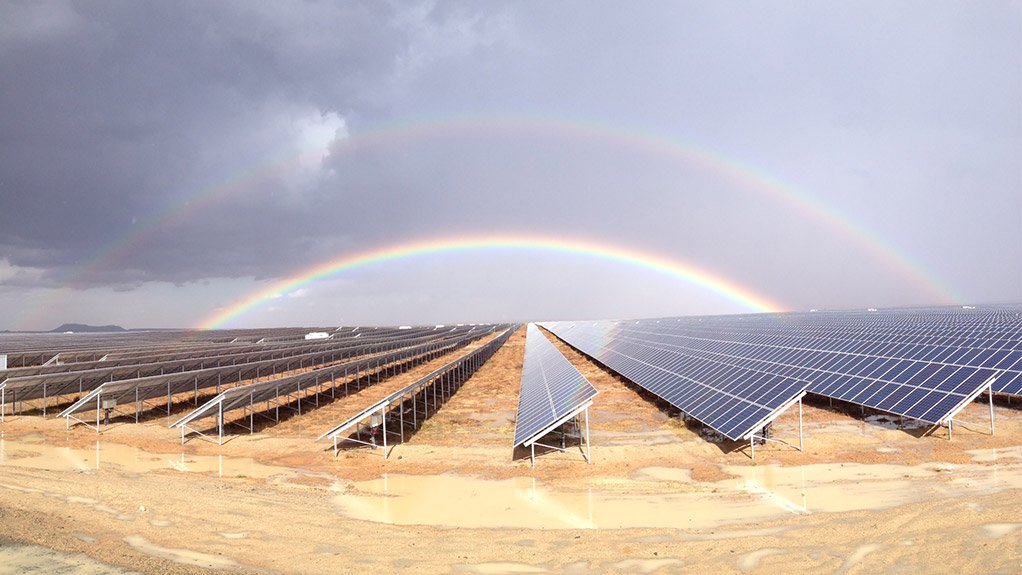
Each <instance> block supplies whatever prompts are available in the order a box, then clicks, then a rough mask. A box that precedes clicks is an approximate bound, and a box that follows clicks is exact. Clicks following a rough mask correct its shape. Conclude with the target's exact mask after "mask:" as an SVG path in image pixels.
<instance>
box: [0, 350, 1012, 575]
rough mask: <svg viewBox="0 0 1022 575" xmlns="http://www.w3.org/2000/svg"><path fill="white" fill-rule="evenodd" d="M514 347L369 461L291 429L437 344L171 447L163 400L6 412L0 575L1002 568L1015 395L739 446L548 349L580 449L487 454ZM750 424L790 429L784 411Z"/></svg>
mask: <svg viewBox="0 0 1022 575" xmlns="http://www.w3.org/2000/svg"><path fill="white" fill-rule="evenodd" d="M523 346H524V332H523V331H522V332H520V333H518V334H516V335H515V336H514V337H513V338H512V339H511V340H510V341H509V342H508V344H507V345H506V346H505V347H504V348H503V349H502V350H501V351H500V352H498V354H497V355H496V356H494V357H493V358H492V359H491V360H490V362H488V363H487V364H486V365H485V366H484V367H483V368H482V369H481V370H480V371H479V372H478V373H477V374H476V376H474V377H473V378H472V379H471V380H469V381H468V382H467V383H466V384H465V386H464V387H463V388H462V389H461V390H459V391H458V392H457V393H456V394H455V395H454V396H453V397H452V398H451V399H450V400H448V402H447V403H446V404H445V405H444V406H443V407H442V408H441V409H440V411H439V412H438V413H437V414H436V415H435V416H433V417H431V418H430V419H429V420H428V421H427V422H426V423H425V424H424V425H423V426H422V427H421V428H420V429H419V430H417V431H416V432H415V433H414V434H411V435H409V436H407V437H406V441H405V442H404V443H400V442H398V443H397V444H396V445H393V447H392V450H391V452H390V458H389V459H386V460H385V459H384V458H383V457H382V455H381V452H380V450H375V451H373V450H369V449H367V448H358V449H348V450H342V451H341V453H340V454H339V455H338V456H336V457H335V456H334V455H333V452H332V449H331V448H330V445H329V444H327V443H326V442H325V441H324V442H318V443H317V442H316V441H314V440H315V438H316V437H317V436H318V435H319V434H320V433H322V432H323V431H324V430H325V429H326V428H328V427H330V425H331V424H332V423H336V422H337V421H339V420H341V419H344V417H345V414H348V413H351V412H352V410H353V409H357V408H358V407H359V406H360V405H364V404H367V403H369V402H370V401H371V398H372V397H375V396H377V395H381V394H383V393H384V392H385V390H388V389H396V388H398V387H400V386H401V385H402V384H406V383H409V382H410V381H412V380H413V379H414V377H415V376H416V374H418V372H420V371H422V372H425V371H428V370H429V369H431V368H432V366H436V365H439V364H441V363H445V362H447V361H450V359H451V357H447V358H442V359H440V360H437V361H436V362H434V363H433V364H430V365H423V366H420V367H419V368H417V369H416V370H415V372H413V373H408V374H403V375H401V376H398V377H395V378H393V379H391V380H385V381H383V382H381V383H379V384H377V385H378V386H379V387H377V386H372V387H369V388H366V389H364V390H362V391H360V392H359V393H358V394H353V395H352V396H350V397H348V398H337V399H336V400H334V401H332V402H330V401H327V400H326V399H324V400H323V401H322V404H321V406H320V407H319V409H316V410H312V411H308V412H304V411H303V414H302V415H300V416H298V415H291V416H290V417H288V418H287V419H286V420H284V421H282V422H281V423H279V424H272V423H270V424H267V425H265V426H264V427H262V428H261V429H259V430H258V432H257V433H255V434H251V435H250V434H249V433H248V431H247V430H242V429H241V428H240V427H228V428H227V431H228V432H229V433H232V434H239V435H231V436H230V437H229V439H230V440H229V441H228V442H227V443H226V444H225V445H223V446H217V445H216V444H212V443H210V442H207V441H203V440H199V439H191V440H189V441H188V442H187V443H186V444H185V445H184V446H181V444H180V435H179V434H178V432H177V431H176V430H171V429H167V427H166V426H167V425H168V423H169V422H171V421H173V420H174V419H176V418H177V417H178V416H179V414H177V413H175V414H174V416H173V417H169V418H168V417H152V418H149V419H147V420H145V421H144V422H143V423H141V424H138V425H136V424H127V423H124V424H115V425H112V426H110V427H109V428H106V429H104V432H103V434H102V435H97V434H96V433H95V431H93V430H89V429H87V428H84V427H77V428H73V429H72V430H71V431H70V432H65V430H64V421H63V420H53V419H42V418H39V417H28V416H25V417H12V418H10V419H9V420H8V421H7V422H6V423H5V424H3V426H2V427H0V429H2V432H3V438H2V440H0V526H2V531H0V573H4V572H5V571H3V569H5V568H8V569H9V570H8V571H6V572H19V573H21V572H26V571H28V572H30V570H29V567H27V566H30V565H33V564H36V565H38V564H40V562H41V564H45V565H46V569H45V571H46V572H57V573H65V572H66V573H121V572H125V570H130V571H136V572H142V573H198V572H208V571H209V570H211V569H214V570H219V571H221V572H257V573H293V572H302V573H355V572H415V573H478V574H484V573H547V572H550V573H580V574H581V573H605V572H610V573H675V572H692V571H702V570H707V571H709V570H712V571H713V572H777V571H778V570H780V571H783V572H835V573H875V572H893V573H898V572H906V573H907V572H917V571H919V570H924V569H925V570H928V571H931V572H950V571H955V572H961V573H998V572H1000V573H1017V572H1019V571H1022V512H1020V511H1019V510H1018V503H1017V502H1018V499H1019V495H1020V494H1022V439H1020V437H1022V436H1020V432H1022V410H1020V409H1017V408H1016V407H1013V406H1005V405H1000V404H999V405H997V406H996V407H995V413H996V417H997V434H996V435H994V436H991V435H989V430H988V429H985V428H984V427H983V426H984V421H985V417H986V414H987V411H986V410H987V406H986V405H985V404H975V405H972V406H970V407H969V408H968V409H967V410H966V412H965V413H964V414H963V416H962V417H963V419H966V420H969V421H973V422H976V423H975V424H974V425H971V426H970V429H964V428H956V430H955V436H954V440H953V441H948V440H947V439H946V432H945V431H937V432H936V433H934V434H932V435H924V436H920V435H923V433H924V432H925V431H926V430H924V429H922V428H915V427H910V426H909V427H899V426H898V421H897V419H896V418H890V417H886V416H882V415H876V414H873V415H871V414H865V415H863V414H861V413H855V414H854V415H850V414H846V413H843V412H841V411H840V410H838V409H831V408H830V407H828V406H827V405H826V403H823V404H820V405H811V406H807V407H806V409H805V414H804V422H805V426H804V435H805V448H806V451H805V452H799V451H797V450H795V449H793V448H791V447H789V446H785V445H779V444H768V445H766V446H763V447H762V448H760V447H757V449H756V459H755V461H753V460H751V459H750V457H749V453H748V449H747V447H745V446H739V445H729V444H723V443H718V442H714V441H712V440H708V439H712V434H707V433H706V432H705V431H703V430H700V429H699V428H698V427H695V426H688V425H686V424H684V423H682V422H680V421H679V420H678V419H676V418H674V417H671V410H670V409H669V408H667V407H664V406H659V405H657V404H656V403H655V402H652V401H649V400H648V398H644V397H641V396H640V394H639V393H637V391H636V390H635V389H633V388H631V387H630V386H628V385H626V384H625V383H623V382H621V381H619V380H618V379H617V378H615V377H614V376H612V375H610V374H608V373H606V372H604V371H603V370H602V369H600V368H599V367H598V366H596V365H595V364H593V363H592V362H589V361H588V360H586V359H584V358H582V357H580V356H578V355H577V354H575V353H574V352H572V351H570V350H568V349H566V348H563V346H562V349H564V350H565V352H566V355H567V356H568V357H569V359H571V360H572V361H573V362H574V363H575V364H576V365H577V366H578V367H579V368H580V369H581V370H582V371H583V373H584V374H585V375H586V376H587V377H588V378H589V379H590V381H591V382H592V383H593V384H594V385H595V386H596V387H597V388H598V389H599V390H600V395H599V396H598V397H597V398H596V403H595V406H594V408H593V409H592V411H591V414H590V415H591V426H592V430H591V435H592V442H593V445H592V456H593V464H592V465H586V464H585V462H584V460H583V458H582V457H581V455H580V453H579V452H578V451H577V450H574V451H569V452H567V453H557V452H553V453H548V454H543V455H541V456H540V457H538V458H537V464H536V468H535V469H532V468H531V466H530V464H529V461H528V458H527V457H523V454H513V453H512V452H511V449H510V445H511V438H512V435H513V430H514V414H515V409H516V406H517V390H518V383H519V377H520V368H521V363H522V353H523ZM374 388H375V389H374ZM774 432H775V435H776V436H777V437H779V438H782V439H786V440H788V441H791V442H793V443H796V444H797V436H798V431H797V415H796V414H794V413H788V414H785V415H784V416H783V417H782V418H781V419H780V420H779V421H778V422H777V423H776V424H775V425H774ZM513 456H514V458H513ZM76 554H81V555H76ZM19 561H20V562H19ZM33 562H35V563H33ZM11 565H15V566H21V568H17V569H15V570H14V571H10V568H9V567H8V566H11Z"/></svg>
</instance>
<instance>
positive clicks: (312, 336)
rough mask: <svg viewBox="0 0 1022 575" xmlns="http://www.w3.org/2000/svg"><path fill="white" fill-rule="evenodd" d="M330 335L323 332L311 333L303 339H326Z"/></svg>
mask: <svg viewBox="0 0 1022 575" xmlns="http://www.w3.org/2000/svg"><path fill="white" fill-rule="evenodd" d="M328 337H330V334H329V333H327V332H325V331H313V332H310V333H307V334H305V339H326V338H328Z"/></svg>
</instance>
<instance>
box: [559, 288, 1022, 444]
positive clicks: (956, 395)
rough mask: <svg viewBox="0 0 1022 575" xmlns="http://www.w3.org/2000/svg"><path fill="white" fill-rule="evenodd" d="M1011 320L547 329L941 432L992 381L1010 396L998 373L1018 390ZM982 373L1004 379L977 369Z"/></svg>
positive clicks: (925, 316) (749, 319)
mask: <svg viewBox="0 0 1022 575" xmlns="http://www.w3.org/2000/svg"><path fill="white" fill-rule="evenodd" d="M1019 311H1020V310H1019V309H1018V308H1017V307H1016V308H1011V307H1007V308H1004V307H1002V308H997V309H996V310H989V311H986V312H978V311H977V312H970V313H962V312H961V311H960V310H950V309H946V308H945V309H943V310H940V309H936V310H934V309H929V310H892V311H887V312H880V313H877V312H861V313H857V312H828V313H809V314H758V315H746V316H713V317H688V318H665V319H659V320H641V321H630V322H600V323H597V324H592V323H589V324H578V325H575V326H573V327H571V326H568V325H564V324H562V325H561V326H560V327H559V328H555V329H560V330H566V334H570V333H571V331H574V330H577V329H579V328H581V329H582V330H583V331H585V330H588V331H593V330H597V329H601V330H603V332H604V335H603V336H602V337H604V338H605V341H607V342H609V341H613V342H614V343H613V347H621V346H623V345H633V346H634V345H650V346H653V347H655V348H656V349H658V351H659V353H660V354H661V355H660V360H661V361H664V360H665V359H666V358H667V357H672V356H677V355H681V356H685V357H689V358H699V359H703V360H712V361H716V362H721V363H725V364H728V365H730V366H734V367H741V368H747V369H752V370H756V371H759V372H762V373H770V374H775V375H782V376H786V377H792V378H796V379H799V380H802V381H805V382H808V383H809V388H808V390H809V391H810V392H812V393H816V394H819V395H823V396H826V397H832V398H834V399H840V400H844V401H849V402H852V403H855V404H859V405H864V406H867V407H871V408H875V409H878V410H881V411H887V412H890V413H895V414H900V415H905V416H907V417H912V418H915V419H920V420H922V421H926V422H929V423H934V424H938V423H946V422H947V420H948V419H950V418H951V417H953V416H954V415H955V414H956V413H957V412H958V411H960V409H961V408H963V407H964V405H966V404H967V403H968V402H969V401H971V400H972V399H974V398H975V397H976V396H977V395H978V394H979V393H981V392H982V391H984V390H985V389H986V386H987V385H988V384H989V383H990V382H991V380H993V381H994V383H995V385H994V387H993V390H994V391H995V392H1002V393H1004V392H1006V391H1004V390H1008V391H1011V390H1012V389H1013V388H1011V387H1010V386H1007V385H1005V383H1004V382H1002V381H999V380H998V379H993V378H994V377H995V376H996V375H998V374H1000V375H1001V376H1002V377H1005V376H1007V377H1005V379H1008V380H1009V381H1017V378H1015V377H1013V375H1014V374H1013V372H1012V371H1011V369H1005V368H1006V367H1007V368H1015V369H1017V366H1018V364H1017V360H1018V358H1017V357H1016V354H1017V353H1018V351H1019V345H1018V342H1019V331H1020V328H1022V325H1020V324H1022V321H1020V319H1019ZM587 326H588V327H587ZM569 327H570V328H571V329H568V328H569ZM555 332H556V331H555ZM556 333H558V335H560V332H556ZM569 337H570V336H569ZM575 337H578V336H577V335H576V336H575ZM566 339H567V338H566ZM953 344H958V346H956V345H953ZM573 345H574V343H573ZM962 345H971V346H972V347H968V348H964V347H961V346H962ZM580 349H581V348H580ZM587 353H588V352H587ZM663 354H668V356H664V355H663ZM597 359H600V358H599V357H598V358H597ZM952 362H958V363H952ZM970 363H973V365H970ZM608 365H609V364H608ZM988 365H989V366H996V367H998V368H1000V369H1001V370H1003V371H998V370H996V369H992V368H990V367H984V366H988ZM611 367H613V366H611ZM685 369H688V367H686V368H685ZM623 375H625V374H623ZM687 375H689V374H687ZM626 376H627V375H626ZM636 383H639V384H640V385H642V383H641V382H636ZM740 393H741V392H740ZM658 395H660V394H659V393H658ZM672 403H673V402H672ZM679 407H681V406H679ZM682 409H684V408H682ZM690 414H691V415H693V416H694V417H697V418H699V419H701V418H700V417H699V416H698V415H697V414H695V413H690ZM704 423H705V421H704Z"/></svg>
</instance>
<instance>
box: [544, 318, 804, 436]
mask: <svg viewBox="0 0 1022 575" xmlns="http://www.w3.org/2000/svg"><path fill="white" fill-rule="evenodd" d="M543 325H544V327H546V328H547V329H549V330H550V331H552V332H553V333H554V334H555V335H557V337H559V338H561V339H563V340H564V341H566V342H568V343H569V344H570V345H571V346H573V347H575V348H576V349H579V350H580V351H582V352H583V353H585V354H586V355H589V356H590V357H592V358H593V359H595V360H597V361H599V362H600V363H602V364H604V365H605V366H607V367H608V368H610V369H612V370H614V371H615V372H617V373H619V374H621V375H622V376H624V377H626V378H628V379H629V380H631V381H632V382H633V383H635V384H636V385H638V386H640V387H642V388H643V389H646V390H647V391H649V392H650V393H653V394H654V395H656V396H658V397H660V398H661V399H663V400H665V401H667V402H668V403H670V404H671V405H673V406H675V407H677V408H678V409H680V410H681V411H682V412H684V413H685V414H686V415H688V416H690V417H693V418H695V419H697V420H699V421H701V422H702V423H703V424H705V425H707V426H709V427H711V428H713V429H715V430H716V431H718V432H720V433H721V434H722V435H724V436H725V437H727V438H728V439H732V440H740V439H749V438H750V437H751V436H752V435H753V434H754V433H756V432H757V431H758V430H759V429H761V428H762V427H763V426H764V425H766V424H767V423H768V422H770V421H772V420H773V419H774V418H776V417H777V415H779V414H780V413H782V412H783V411H784V410H785V409H787V408H788V407H790V406H791V405H793V404H794V403H795V402H797V401H798V400H799V399H800V398H801V397H802V396H803V395H805V388H806V386H807V384H806V382H804V381H800V380H798V379H796V378H792V377H788V376H785V375H780V374H774V373H769V372H764V371H759V370H756V369H752V368H749V367H743V366H737V365H733V364H730V363H728V362H724V361H718V360H715V359H712V358H703V357H698V356H695V355H693V354H688V353H684V352H682V351H679V350H677V349H672V347H671V346H665V345H663V344H662V342H661V341H659V340H658V338H656V337H651V338H648V339H645V340H644V339H642V338H635V337H626V336H625V335H624V334H623V333H622V327H621V326H622V324H619V323H615V322H585V323H565V322H558V323H551V324H543Z"/></svg>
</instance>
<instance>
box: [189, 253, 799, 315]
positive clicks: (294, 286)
mask: <svg viewBox="0 0 1022 575" xmlns="http://www.w3.org/2000/svg"><path fill="white" fill-rule="evenodd" d="M492 250H514V251H522V250H538V251H545V252H559V253H565V254H573V255H581V256H589V257H594V258H600V259H604V260H609V261H614V262H622V263H626V264H630V265H633V266H637V267H640V268H645V269H649V270H653V271H656V272H660V273H663V274H666V275H668V276H671V277H675V278H678V279H681V280H684V281H687V282H690V283H692V284H694V285H697V286H699V287H701V288H704V289H706V290H709V291H711V292H713V293H716V294H718V295H720V296H721V297H723V298H725V299H728V300H730V301H732V302H735V303H738V304H740V305H742V306H743V307H745V308H748V309H749V310H750V311H755V312H777V311H783V310H784V306H782V305H781V304H779V303H777V302H775V301H773V300H771V299H769V298H767V297H765V296H763V295H760V294H757V293H755V292H753V291H752V290H749V289H748V288H745V287H742V286H740V285H738V284H737V283H735V282H733V281H731V280H728V279H726V278H724V277H722V276H720V275H717V274H714V273H712V272H709V271H707V270H705V269H701V268H699V267H696V266H694V265H691V264H688V263H685V262H681V261H678V260H675V259H668V258H665V257H662V256H658V255H656V254H651V253H647V252H641V251H637V250H633V249H628V248H624V247H620V246H611V245H607V244H600V243H596V242H590V241H578V240H566V239H563V238H552V237H543V236H513V235H508V236H483V237H458V238H442V239H432V240H427V241H418V242H411V243H404V244H397V245H391V246H386V247H381V248H376V249H372V250H367V251H363V252H360V253H356V254H350V255H346V256H342V257H339V258H337V259H333V260H330V261H327V262H323V263H320V264H317V265H315V266H313V267H311V268H308V269H306V270H304V271H302V272H299V273H297V274H295V275H293V276H291V277H289V278H287V279H284V280H280V281H278V282H275V283H273V284H272V285H270V286H268V287H266V288H265V289H262V290H259V291H258V292H255V293H253V294H251V295H249V296H247V297H245V298H244V299H242V300H240V301H238V302H237V303H235V304H234V305H231V306H230V307H227V308H224V309H222V310H219V311H217V312H216V313H215V314H214V315H212V316H210V317H208V318H206V319H205V320H203V321H202V322H201V323H200V324H199V326H198V328H199V329H218V328H220V327H222V326H224V324H226V323H227V322H229V321H231V320H232V319H235V318H237V317H238V316H240V315H242V314H244V313H246V312H248V311H250V310H252V309H254V308H256V307H257V306H259V305H260V304H262V303H264V302H267V301H270V300H272V299H276V298H278V297H280V296H281V295H283V294H287V293H291V292H294V291H295V290H298V289H300V288H302V287H304V286H307V285H309V284H311V283H314V282H316V281H318V280H321V279H324V278H326V277H329V276H334V275H337V274H340V273H343V272H346V271H349V270H353V269H356V268H360V267H364V266H369V265H372V264H380V263H386V262H393V261H398V260H404V259H409V258H415V257H422V256H428V255H431V254H442V253H458V252H474V251H492Z"/></svg>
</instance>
